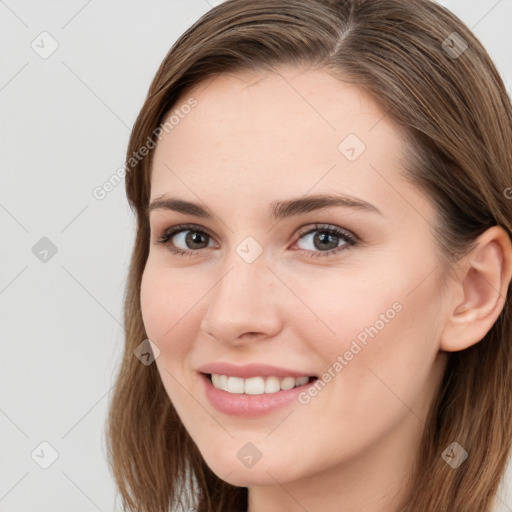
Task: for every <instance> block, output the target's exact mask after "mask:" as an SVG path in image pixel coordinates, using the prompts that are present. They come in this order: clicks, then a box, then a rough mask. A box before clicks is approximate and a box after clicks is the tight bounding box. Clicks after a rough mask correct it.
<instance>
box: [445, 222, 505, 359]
mask: <svg viewBox="0 0 512 512" xmlns="http://www.w3.org/2000/svg"><path fill="white" fill-rule="evenodd" d="M454 277H455V281H454V285H453V287H452V286H450V287H449V289H450V291H451V292H452V297H453V300H452V301H451V303H450V311H449V317H448V318H447V321H446V324H445V326H444V328H443V331H442V333H441V344H440V349H441V350H445V351H447V352H457V351H459V350H464V349H465V348H468V347H470V346H472V345H474V344H476V343H478V342H479V341H480V340H482V339H483V338H484V336H485V335H486V334H487V333H488V332H489V330H490V329H491V327H492V326H493V325H494V323H495V322H496V320H497V318H498V317H499V315H500V313H501V311H502V310H503V306H504V305H505V299H506V296H507V291H508V286H509V283H510V280H511V277H512V244H511V241H510V238H509V236H508V234H507V232H506V231H505V230H504V229H503V228H502V227H500V226H493V227H491V228H489V229H488V230H487V231H485V232H484V233H482V234H481V235H480V236H479V237H478V238H477V240H476V246H475V247H474V248H473V249H472V250H471V251H470V252H469V254H467V255H466V256H464V257H463V258H462V259H461V261H460V262H459V265H458V266H457V269H456V271H455V274H454Z"/></svg>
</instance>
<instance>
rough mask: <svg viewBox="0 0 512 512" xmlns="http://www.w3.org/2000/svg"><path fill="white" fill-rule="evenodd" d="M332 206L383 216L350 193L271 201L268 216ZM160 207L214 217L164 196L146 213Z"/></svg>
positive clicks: (204, 211)
mask: <svg viewBox="0 0 512 512" xmlns="http://www.w3.org/2000/svg"><path fill="white" fill-rule="evenodd" d="M333 206H338V207H339V206H341V207H345V208H354V209H357V210H361V211H366V212H371V213H377V214H379V215H382V216H383V214H382V212H381V211H380V210H379V209H378V208H377V207H376V206H375V205H373V204H371V203H369V202H367V201H364V200H362V199H359V198H356V197H353V196H350V195H330V194H317V195H310V196H304V197H299V198H295V199H288V200H284V201H273V202H272V203H270V209H269V217H270V219H271V220H275V221H280V220H282V219H284V218H287V217H293V216H295V215H301V214H304V213H309V212H312V211H316V210H320V209H323V208H329V207H333ZM161 209H163V210H172V211H175V212H180V213H185V214H189V215H193V216H195V217H201V218H205V219H209V220H213V218H214V214H213V212H212V211H211V210H209V209H208V208H203V207H202V206H201V205H199V204H197V203H192V202H189V201H185V200H183V199H176V198H173V197H165V196H160V197H157V198H156V199H154V200H153V201H152V202H151V203H150V205H149V206H148V208H147V214H148V215H149V213H150V212H151V211H153V210H161Z"/></svg>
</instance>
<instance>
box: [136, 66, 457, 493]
mask: <svg viewBox="0 0 512 512" xmlns="http://www.w3.org/2000/svg"><path fill="white" fill-rule="evenodd" d="M190 98H193V100H191V99H190ZM187 100H189V103H188V104H189V105H193V106H192V107H191V108H188V107H186V108H182V105H185V104H187ZM194 100H195V101H194ZM196 102H197V103H196ZM180 108H181V110H180V111H179V113H176V112H175V110H176V109H180ZM173 114H174V115H175V116H176V117H175V118H173V121H172V129H171V130H169V131H168V133H165V131H164V132H163V136H162V139H161V141H160V142H159V143H158V146H157V148H156V149H155V150H154V151H155V154H154V161H153V170H152V178H151V180H152V181H151V200H150V202H151V203H153V205H152V208H150V214H149V215H150V225H151V240H150V251H149V257H148V260H147V264H146V268H145V271H144V275H143V280H142V289H141V304H142V313H143V319H144V325H145V328H146V331H147V335H148V337H149V339H151V341H152V342H153V343H154V344H155V345H157V347H158V348H159V350H160V355H159V356H158V358H157V359H156V365H157V367H158V371H159V373H160V376H161V378H162V381H163V384H164V386H165V389H166V391H167V393H168V395H169V397H170V399H171V401H172V403H173V405H174V407H175V408H176V411H177V412H178V414H179V416H180V418H181V420H182V422H183V424H184V426H185V427H186V429H187V431H188V432H189V433H190V435H191V437H192V439H193V440H194V442H195V443H196V444H197V447H198V449H199V450H200V452H201V454H202V456H203V457H204V459H205V461H206V463H207V464H208V466H209V467H210V468H211V469H212V470H213V471H214V472H215V474H217V475H218V476H219V477H220V478H222V479H224V480H226V481H228V482H230V483H232V484H234V485H241V486H258V485H276V483H279V484H282V485H283V486H285V484H286V483H289V484H290V487H289V488H291V482H294V481H295V482H297V481H299V480H302V481H303V482H304V481H305V480H304V479H305V478H313V477H315V476H318V475H320V474H322V475H327V474H329V473H332V474H334V473H336V474H337V475H340V474H341V473H343V472H347V473H346V474H348V470H349V469H350V470H351V471H352V473H351V474H354V473H353V471H354V470H355V469H356V467H357V468H358V470H360V471H364V474H365V475H366V476H367V477H368V478H369V475H370V474H371V473H374V472H379V471H380V472H382V471H384V472H385V473H386V474H387V475H388V476H389V475H391V477H394V476H395V475H396V476H397V478H398V475H401V473H400V472H401V471H402V470H403V469H404V468H406V467H407V464H408V462H404V461H406V460H409V458H411V457H412V456H414V454H415V452H414V450H415V448H417V446H418V443H419V436H420V434H421V431H422V428H423V426H424V422H425V420H426V416H427V412H428V409H429V406H430V403H431V401H432V398H433V395H434V392H435V388H436V386H437V384H438V383H439V381H440V379H441V377H442V373H443V370H444V367H445V366H444V365H445V362H446V360H445V357H442V356H445V355H446V354H445V353H442V352H439V338H440V333H441V330H442V328H443V322H444V320H445V317H444V316H443V315H446V309H447V308H446V300H445V298H444V296H443V295H441V292H440V290H441V279H442V276H441V273H440V262H439V261H438V258H437V256H436V246H435V242H434V239H433V235H432V231H431V229H432V223H433V219H434V209H433V206H432V204H431V202H430V201H429V200H428V199H427V198H426V197H425V196H424V195H423V194H422V193H421V192H420V191H419V190H418V189H416V188H414V187H413V186H412V185H411V184H409V183H408V182H407V181H406V180H405V179H404V178H403V177H402V175H401V174H402V173H403V165H402V162H401V151H402V148H403V146H402V145H403V138H402V134H401V133H400V131H399V129H398V127H397V126H396V125H395V124H393V123H392V122H391V120H390V119H389V118H388V117H387V116H385V115H384V113H383V112H382V111H381V110H380V109H379V108H378V107H377V106H376V104H375V103H373V102H372V101H371V100H370V99H369V98H368V96H366V95H365V94H363V93H362V92H361V91H360V90H358V89H357V88H356V87H354V86H350V85H348V84H345V83H343V82H340V81H338V80H336V79H335V78H333V77H332V76H330V75H329V74H327V73H326V72H324V71H311V70H306V71H304V70H293V69H285V68H283V69H282V74H273V73H266V74H261V75H257V76H256V75H252V76H251V75H247V74H245V75H236V76H227V75H224V76H220V77H217V78H214V79H210V80H208V81H206V82H203V83H201V84H200V85H199V86H198V87H196V88H195V89H194V90H193V91H191V92H190V94H189V95H188V96H187V97H185V98H184V99H183V100H181V101H180V102H179V103H178V104H177V105H176V106H175V107H174V108H173ZM324 195H326V196H327V195H328V196H329V197H330V198H340V199H339V203H338V204H331V205H326V203H324V202H322V200H318V201H316V202H315V201H310V202H307V199H308V198H312V197H313V196H324ZM171 199H172V200H179V201H182V202H187V203H194V204H195V205H197V206H196V207H195V208H194V209H191V208H188V210H189V211H186V209H184V208H179V204H178V203H174V206H175V207H176V209H173V208H172V206H173V204H172V203H171V201H170V200H171ZM157 200H158V201H159V202H156V201H157ZM166 200H169V201H167V202H166ZM294 201H298V203H297V204H296V205H295V206H294V207H290V205H289V204H290V202H294ZM276 205H277V206H276ZM287 205H288V206H287ZM319 205H322V206H323V207H322V208H318V206H319ZM181 206H183V203H181ZM178 210H181V211H178ZM203 210H205V211H206V212H208V213H209V214H210V216H206V215H204V214H200V212H202V211H203ZM273 212H274V213H275V214H276V216H275V217H273V216H272V213H273ZM179 224H187V225H192V226H188V228H186V230H183V231H181V232H180V233H176V234H174V235H170V228H172V227H174V226H177V225H179ZM166 234H167V236H165V235H166ZM162 237H163V240H166V243H165V244H164V243H159V239H161V238H162ZM174 250H179V251H185V254H179V253H176V252H173V251H174ZM216 363H218V364H219V366H218V367H211V365H214V364H216ZM222 364H225V366H222ZM256 365H258V366H256ZM260 365H266V366H260ZM210 373H214V374H218V375H225V376H224V377H217V376H215V377H214V379H215V383H216V385H217V386H221V387H224V390H222V389H216V388H215V387H214V386H213V385H212V383H211V382H210V379H209V377H208V376H206V375H205V374H210ZM242 376H245V377H247V379H242V378H241V377H242ZM301 376H302V377H317V380H316V381H311V380H310V381H308V383H306V384H304V381H305V380H306V379H305V378H304V379H298V380H294V379H292V378H291V377H301ZM230 377H231V378H230ZM226 385H228V386H229V387H228V388H227V390H226ZM294 385H296V386H297V387H295V388H293V389H287V388H289V387H290V386H294ZM265 386H266V387H265ZM281 387H282V388H285V389H284V390H280V391H277V389H278V388H279V389H280V388H281ZM265 389H266V390H267V391H268V393H267V392H265ZM285 487H286V486H285Z"/></svg>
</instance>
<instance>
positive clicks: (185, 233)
mask: <svg viewBox="0 0 512 512" xmlns="http://www.w3.org/2000/svg"><path fill="white" fill-rule="evenodd" d="M173 238H174V241H173V240H172V239H173ZM205 240H206V242H205ZM208 240H211V237H210V235H209V234H208V233H207V232H206V231H204V230H202V229H199V227H198V226H195V225H193V224H180V225H178V226H173V227H172V228H169V229H167V230H165V231H164V232H163V233H162V235H161V236H160V237H159V238H158V240H157V241H156V243H157V244H159V245H165V246H168V248H169V250H170V251H171V252H172V253H174V254H181V255H182V256H186V255H189V256H191V255H193V254H196V253H197V252H199V250H200V249H202V248H204V247H198V246H203V245H204V244H205V243H206V244H208ZM171 242H172V243H171ZM176 243H177V244H178V245H182V246H184V248H181V247H176ZM187 246H190V247H191V249H190V248H189V247H187Z"/></svg>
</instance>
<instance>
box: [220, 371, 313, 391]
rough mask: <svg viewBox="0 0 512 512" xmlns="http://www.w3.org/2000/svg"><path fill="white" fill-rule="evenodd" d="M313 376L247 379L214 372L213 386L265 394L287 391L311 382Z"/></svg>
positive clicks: (225, 389)
mask: <svg viewBox="0 0 512 512" xmlns="http://www.w3.org/2000/svg"><path fill="white" fill-rule="evenodd" d="M310 379H311V377H299V378H295V377H282V378H279V377H276V376H273V375H271V376H268V377H250V378H247V379H244V378H241V377H233V376H228V375H219V374H216V373H212V374H211V375H210V380H211V382H212V384H213V387H214V388H216V389H220V390H222V391H227V392H228V393H232V394H246V395H263V394H271V393H277V392H279V391H287V390H289V389H293V388H296V387H298V386H303V385H304V384H308V383H309V382H310Z"/></svg>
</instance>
